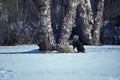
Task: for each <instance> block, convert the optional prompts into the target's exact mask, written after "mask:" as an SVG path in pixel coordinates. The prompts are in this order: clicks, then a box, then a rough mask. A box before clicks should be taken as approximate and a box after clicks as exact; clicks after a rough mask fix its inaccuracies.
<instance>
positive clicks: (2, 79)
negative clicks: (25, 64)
mask: <svg viewBox="0 0 120 80" xmlns="http://www.w3.org/2000/svg"><path fill="white" fill-rule="evenodd" d="M13 74H14V72H13V71H12V70H8V69H5V68H0V80H8V79H10V78H13Z"/></svg>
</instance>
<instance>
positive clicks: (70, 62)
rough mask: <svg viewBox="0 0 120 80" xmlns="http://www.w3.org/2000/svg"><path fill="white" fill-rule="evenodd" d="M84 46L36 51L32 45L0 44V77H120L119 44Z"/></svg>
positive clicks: (98, 79) (0, 79)
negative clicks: (75, 49) (81, 48)
mask: <svg viewBox="0 0 120 80" xmlns="http://www.w3.org/2000/svg"><path fill="white" fill-rule="evenodd" d="M85 49H86V53H85V54H84V53H82V54H80V53H68V54H67V53H64V54H57V53H56V54H55V53H54V54H53V53H50V54H40V53H39V52H38V46H36V45H21V46H11V47H8V46H0V80H120V46H85ZM9 53H10V54H9Z"/></svg>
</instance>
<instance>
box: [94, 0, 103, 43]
mask: <svg viewBox="0 0 120 80" xmlns="http://www.w3.org/2000/svg"><path fill="white" fill-rule="evenodd" d="M94 8H95V7H94ZM96 8H97V9H96V12H94V26H93V31H92V37H93V44H94V45H100V26H101V24H102V21H103V9H104V0H98V2H97V5H96Z"/></svg>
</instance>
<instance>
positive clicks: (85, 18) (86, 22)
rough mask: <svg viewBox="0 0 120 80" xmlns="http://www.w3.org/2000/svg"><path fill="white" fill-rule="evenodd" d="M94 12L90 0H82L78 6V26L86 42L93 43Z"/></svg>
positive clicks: (81, 36)
mask: <svg viewBox="0 0 120 80" xmlns="http://www.w3.org/2000/svg"><path fill="white" fill-rule="evenodd" d="M93 24H94V23H93V13H92V8H91V4H90V0H81V1H80V4H79V7H78V17H77V27H78V30H79V32H78V34H79V36H80V39H81V40H82V42H83V43H84V44H92V33H91V31H92V28H93Z"/></svg>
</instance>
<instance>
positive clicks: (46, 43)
mask: <svg viewBox="0 0 120 80" xmlns="http://www.w3.org/2000/svg"><path fill="white" fill-rule="evenodd" d="M50 3H51V1H50V0H38V2H37V5H38V11H39V12H38V28H37V37H38V40H37V44H38V46H39V47H40V50H41V51H47V50H52V49H53V48H54V46H55V41H54V37H53V31H52V26H51V9H50Z"/></svg>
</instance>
